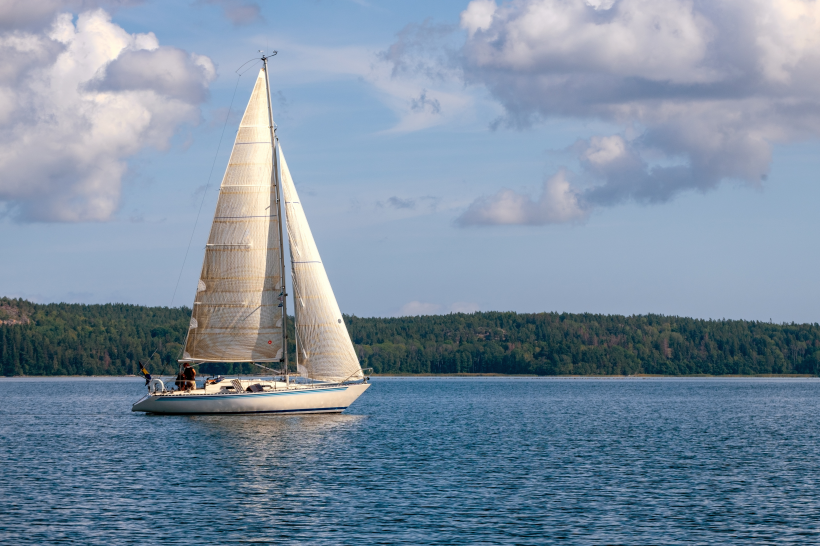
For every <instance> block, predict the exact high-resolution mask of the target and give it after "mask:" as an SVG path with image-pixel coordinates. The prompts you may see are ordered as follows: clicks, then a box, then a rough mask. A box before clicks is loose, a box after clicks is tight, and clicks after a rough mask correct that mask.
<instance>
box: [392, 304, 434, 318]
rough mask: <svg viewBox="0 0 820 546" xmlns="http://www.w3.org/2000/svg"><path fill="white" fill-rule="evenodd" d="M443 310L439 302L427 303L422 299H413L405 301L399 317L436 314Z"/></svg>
mask: <svg viewBox="0 0 820 546" xmlns="http://www.w3.org/2000/svg"><path fill="white" fill-rule="evenodd" d="M440 310H441V305H439V304H437V303H425V302H422V301H411V302H408V303H405V304H404V305H403V306H402V308H401V309H400V310H399V312H398V313H397V314H396V316H397V317H416V316H419V315H435V314H437V313H438V312H439V311H440Z"/></svg>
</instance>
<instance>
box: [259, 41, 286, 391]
mask: <svg viewBox="0 0 820 546" xmlns="http://www.w3.org/2000/svg"><path fill="white" fill-rule="evenodd" d="M274 55H276V51H274V52H273V53H271V54H270V55H264V54H263V55H262V62H263V63H264V65H265V80H266V83H267V85H268V92H267V98H268V119H269V120H270V139H271V153H272V154H273V169H272V172H271V178H272V182H273V185H274V188H275V189H276V209H277V214H278V215H279V265H280V267H281V271H280V275H279V278H280V279H281V281H282V286H281V290H282V291H281V292H280V299H281V301H282V362H284V366H285V383H290V381H289V377H288V327H287V322H288V295H287V294H286V293H285V292H286V290H285V287H286V283H285V240H284V238H283V237H282V224H283V223H284V222H283V221H282V220H283V216H282V199H281V191H280V184H279V161H278V155H279V154H278V153H277V147H278V146H279V139H278V138H277V136H276V129H275V128H274V125H273V109H272V108H271V99H270V73H269V72H268V58H269V57H273V56H274Z"/></svg>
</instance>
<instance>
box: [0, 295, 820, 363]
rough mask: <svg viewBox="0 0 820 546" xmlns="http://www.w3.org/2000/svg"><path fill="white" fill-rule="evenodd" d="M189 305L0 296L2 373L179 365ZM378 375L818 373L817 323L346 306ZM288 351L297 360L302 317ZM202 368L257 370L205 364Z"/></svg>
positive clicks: (361, 349)
mask: <svg viewBox="0 0 820 546" xmlns="http://www.w3.org/2000/svg"><path fill="white" fill-rule="evenodd" d="M190 313H191V310H190V309H189V308H186V307H180V308H168V307H144V306H139V305H126V304H104V305H81V304H67V303H50V304H35V303H32V302H29V301H26V300H23V299H10V298H0V375H3V376H21V375H26V376H54V375H127V374H135V373H137V371H138V370H137V362H138V361H139V360H142V361H143V362H145V363H147V364H148V368H149V370H150V371H152V372H154V373H163V372H164V373H171V372H173V371H174V370H175V369H176V360H177V358H178V357H179V355H180V353H181V348H182V345H181V344H182V342H183V340H184V336H185V332H186V331H187V328H188V322H189V319H190ZM344 320H345V323H346V324H347V328H348V331H349V332H350V336H351V338H352V340H353V343H354V345H355V347H356V351H357V353H358V355H359V358H360V360H361V364H362V367H363V368H373V372H374V373H375V374H459V373H474V374H476V373H487V374H531V375H590V376H601V375H603V376H615V375H635V374H652V375H654V374H658V375H680V376H685V375H764V374H775V375H780V374H811V375H817V374H818V371H820V325H818V324H817V323H814V324H794V323H791V324H773V323H768V322H758V321H745V320H701V319H692V318H685V317H675V316H664V315H634V316H628V317H627V316H620V315H595V314H589V313H584V314H570V313H512V312H495V311H491V312H477V313H470V314H465V313H453V314H450V315H433V316H417V317H401V318H361V317H356V316H345V317H344ZM289 327H290V330H291V336H290V338H291V345H290V347H289V350H290V359H291V362H293V358H294V349H295V347H294V346H293V341H292V340H293V322H292V319H291V321H290V322H289ZM200 371H201V372H203V373H222V374H238V373H251V374H254V373H260V370H259V369H257V368H255V367H254V366H252V365H251V364H247V363H243V364H203V365H202V366H201V368H200Z"/></svg>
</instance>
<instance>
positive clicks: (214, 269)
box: [182, 70, 284, 362]
mask: <svg viewBox="0 0 820 546" xmlns="http://www.w3.org/2000/svg"><path fill="white" fill-rule="evenodd" d="M268 96H269V91H268V84H267V77H266V75H265V72H264V70H260V71H259V76H258V78H257V80H256V85H255V86H254V89H253V93H252V95H251V99H250V101H249V102H248V106H247V108H246V109H245V114H244V116H243V117H242V122H241V124H240V125H239V131H238V132H237V134H236V141H235V142H234V146H233V150H232V152H231V158H230V161H229V163H228V168H227V170H226V172H225V176H224V178H223V179H222V185H221V187H220V190H219V200H218V201H217V205H216V213H215V214H214V221H213V225H212V226H211V234H210V236H209V237H208V245H207V247H206V249H205V259H204V261H203V264H202V275H201V277H200V280H199V285H198V288H197V293H196V298H195V301H194V308H193V315H192V318H191V324H190V329H189V331H188V339H187V342H186V344H185V352H184V353H183V358H182V360H190V361H200V362H203V361H204V362H214V361H215V362H272V361H279V360H280V358H281V357H282V307H280V306H279V304H280V298H279V296H280V294H282V293H283V292H284V290H283V287H282V284H283V278H282V264H281V263H280V242H279V218H278V210H279V207H278V205H277V203H276V189H275V187H274V185H273V184H272V180H271V174H272V172H273V169H272V160H273V150H272V145H271V129H270V118H269V117H268V116H269V114H268Z"/></svg>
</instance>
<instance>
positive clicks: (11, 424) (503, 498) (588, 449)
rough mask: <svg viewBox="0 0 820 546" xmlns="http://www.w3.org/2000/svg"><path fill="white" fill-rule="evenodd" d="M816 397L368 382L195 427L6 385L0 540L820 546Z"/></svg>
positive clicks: (92, 398) (119, 383)
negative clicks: (355, 396) (293, 409)
mask: <svg viewBox="0 0 820 546" xmlns="http://www.w3.org/2000/svg"><path fill="white" fill-rule="evenodd" d="M819 390H820V381H817V380H811V379H806V380H782V379H773V380H765V379H748V380H743V379H688V380H673V379H630V380H615V379H539V378H464V379H450V378H417V379H415V378H377V379H374V381H373V386H372V387H371V388H370V389H369V390H368V391H367V392H366V393H365V394H364V395H363V396H362V397H361V398H360V399H359V400H358V401H357V402H356V403H355V404H354V405H353V406H352V407H351V408H350V410H348V412H347V413H345V414H342V415H318V416H270V415H260V416H233V417H231V416H221V417H220V416H188V417H185V416H147V415H144V414H135V413H131V412H130V407H131V404H132V403H133V402H134V401H136V400H137V399H138V398H139V397H141V396H142V394H143V392H144V387H143V381H142V380H141V379H138V378H119V379H10V380H0V399H2V400H3V405H2V409H0V463H2V472H0V542H2V543H4V544H43V543H52V544H53V543H77V544H105V545H112V544H145V543H162V544H175V543H180V544H183V543H184V544H190V543H208V544H236V543H273V542H275V543H277V544H305V543H311V544H353V543H359V544H549V543H558V542H563V543H567V544H570V543H578V544H591V543H599V544H600V543H622V544H647V543H654V544H684V543H685V544H693V543H702V544H716V543H727V544H728V543H737V542H739V541H741V540H743V541H755V542H757V543H775V542H776V543H787V542H796V543H809V542H818V541H820V523H819V522H820V487H819V485H820V484H819V483H818V480H820V478H818V464H819V463H820V435H818V415H820V397H819V396H818V391H819Z"/></svg>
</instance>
